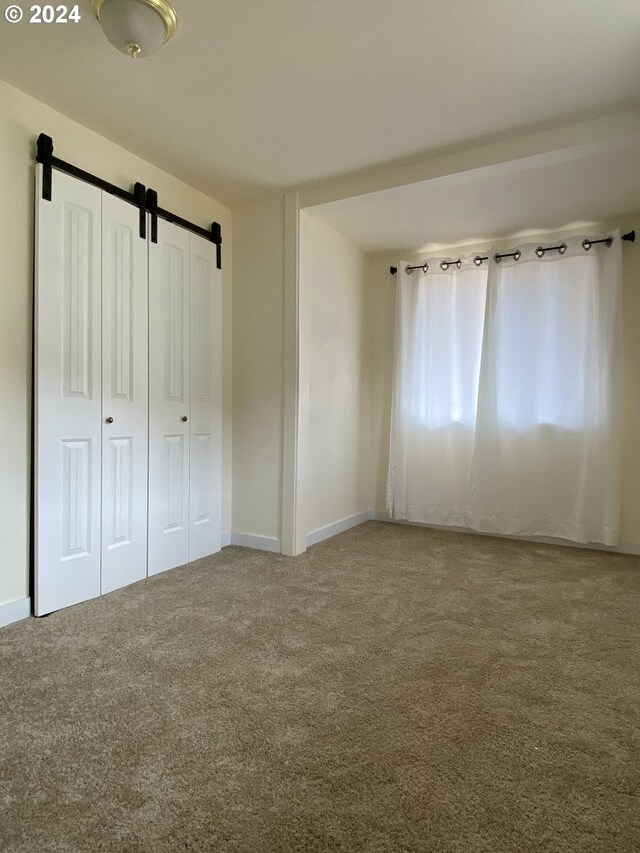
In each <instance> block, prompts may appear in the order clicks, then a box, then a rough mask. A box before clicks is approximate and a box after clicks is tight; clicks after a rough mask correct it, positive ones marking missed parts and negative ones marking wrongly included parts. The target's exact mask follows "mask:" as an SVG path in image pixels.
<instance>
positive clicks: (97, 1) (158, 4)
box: [91, 0, 178, 44]
mask: <svg viewBox="0 0 640 853" xmlns="http://www.w3.org/2000/svg"><path fill="white" fill-rule="evenodd" d="M104 2H105V0H91V7H92V9H93V13H94V15H95V16H96V18H97V19H98V20H100V9H101V7H102V5H103V4H104ZM135 2H136V3H142V4H143V5H144V6H149V8H150V9H153V10H154V12H157V13H158V14H159V15H160V17H161V18H162V21H163V23H164V41H163V44H166V43H167V42H168V41H169V39H171V38H173V36H174V35H175V34H176V30H177V29H178V16H177V15H176V10H175V9H174V8H173V6H172V5H171V3H170V2H169V0H135Z"/></svg>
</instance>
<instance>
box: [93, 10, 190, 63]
mask: <svg viewBox="0 0 640 853" xmlns="http://www.w3.org/2000/svg"><path fill="white" fill-rule="evenodd" d="M92 6H93V11H94V12H95V14H96V17H97V18H98V20H99V21H100V24H101V25H102V29H103V30H104V34H105V35H106V37H107V38H108V39H109V41H110V42H111V44H112V45H113V46H114V47H115V48H117V49H118V50H119V51H121V52H122V53H126V54H128V55H129V56H132V57H134V59H136V58H138V57H139V58H143V57H146V56H151V54H153V53H155V52H156V51H158V50H159V49H160V48H161V47H162V45H163V44H164V42H165V41H168V40H169V39H170V38H171V37H172V36H173V34H174V33H175V31H176V26H177V18H176V13H175V10H174V9H173V7H172V5H171V3H169V2H168V0H93V2H92Z"/></svg>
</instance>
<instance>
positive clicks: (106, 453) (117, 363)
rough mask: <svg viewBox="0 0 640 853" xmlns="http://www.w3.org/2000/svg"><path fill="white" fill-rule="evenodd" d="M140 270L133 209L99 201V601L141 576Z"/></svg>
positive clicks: (144, 376)
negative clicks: (100, 543)
mask: <svg viewBox="0 0 640 853" xmlns="http://www.w3.org/2000/svg"><path fill="white" fill-rule="evenodd" d="M56 179H57V175H56ZM56 191H57V189H56ZM147 263H148V257H147V241H146V240H145V239H141V238H140V215H139V210H138V208H136V207H133V206H132V205H131V204H127V202H125V201H123V200H122V199H119V198H116V197H115V196H112V195H109V194H107V193H103V199H102V585H101V591H102V593H105V592H110V591H111V590H114V589H117V588H118V587H121V586H126V585H127V584H130V583H134V582H135V581H139V580H142V578H144V577H146V575H147V461H148V452H147V450H148V449H147V430H148V422H147V415H148V405H149V399H148V315H147V310H148V306H147V292H148V269H147Z"/></svg>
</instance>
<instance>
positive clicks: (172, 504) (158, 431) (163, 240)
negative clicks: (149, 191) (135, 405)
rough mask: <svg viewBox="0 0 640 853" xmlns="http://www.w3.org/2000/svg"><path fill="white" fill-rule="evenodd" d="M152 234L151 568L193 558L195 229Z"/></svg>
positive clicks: (165, 227) (167, 227)
mask: <svg viewBox="0 0 640 853" xmlns="http://www.w3.org/2000/svg"><path fill="white" fill-rule="evenodd" d="M157 225H158V242H157V243H153V242H149V282H150V284H149V552H148V573H149V574H150V575H153V574H157V573H158V572H163V571H166V570H167V569H172V568H174V567H175V566H180V565H182V564H184V563H186V562H188V560H189V432H190V427H189V366H190V365H189V325H190V323H189V232H188V231H185V230H184V229H182V228H179V227H178V226H177V225H173V224H171V223H169V222H165V221H164V220H162V219H159V220H158V223H157Z"/></svg>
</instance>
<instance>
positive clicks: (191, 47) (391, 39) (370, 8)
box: [0, 0, 640, 206]
mask: <svg viewBox="0 0 640 853" xmlns="http://www.w3.org/2000/svg"><path fill="white" fill-rule="evenodd" d="M22 5H23V6H24V8H25V10H26V9H27V8H28V5H29V4H27V3H26V2H23V3H22ZM175 7H176V9H177V11H178V14H179V29H178V34H177V36H176V38H175V39H174V40H173V41H172V42H170V43H169V44H167V45H166V46H165V47H164V48H163V49H162V50H161V51H160V52H159V53H158V54H157V55H156V56H153V57H150V58H149V59H145V60H138V61H136V62H134V61H133V60H130V59H129V58H128V57H125V56H123V55H122V54H120V53H118V52H117V51H116V50H115V49H114V48H112V47H111V45H109V43H108V42H107V40H106V39H105V37H104V36H103V34H102V32H101V30H100V27H99V25H98V23H97V22H96V21H95V19H94V18H93V16H92V13H91V11H90V4H89V0H84V2H82V3H81V4H80V8H81V13H82V21H81V22H80V23H79V24H77V25H76V24H65V25H43V24H41V25H30V24H28V23H27V22H26V17H25V20H23V21H22V22H21V23H19V24H14V25H11V24H8V23H6V22H5V21H4V20H1V21H0V39H1V40H2V41H1V45H0V77H2V78H3V79H5V80H7V81H8V82H9V83H12V84H13V85H15V86H17V87H18V88H20V89H22V90H24V91H26V92H28V93H30V94H32V95H34V96H35V97H37V98H39V99H40V100H42V101H44V102H46V103H48V104H50V105H51V106H52V107H54V108H55V109H58V110H60V111H61V112H63V113H65V114H67V115H69V116H71V117H72V118H74V119H76V120H78V121H80V122H81V123H83V124H85V125H87V126H89V127H91V128H93V129H94V130H96V131H98V132H99V133H101V134H103V135H104V136H106V137H108V138H110V139H112V140H113V141H115V142H117V143H119V144H120V145H123V146H124V147H126V148H128V149H130V150H131V151H134V152H135V153H138V154H140V155H142V156H144V157H146V158H147V159H149V160H151V161H152V162H154V163H156V164H157V165H159V166H161V167H163V168H165V169H167V170H168V171H171V172H173V173H174V174H175V175H176V176H178V177H180V178H182V179H183V180H185V181H187V182H189V183H191V184H193V185H194V186H197V187H198V188H200V189H202V190H203V191H205V192H207V193H209V194H210V195H212V196H213V197H215V198H217V199H218V200H219V201H222V202H225V203H227V204H229V205H231V206H235V205H236V204H239V203H242V202H244V201H247V200H251V199H254V198H258V197H261V196H263V195H265V194H267V193H271V192H274V191H280V190H283V189H285V188H290V187H293V186H302V185H311V184H315V183H319V182H322V181H324V180H328V179H333V178H336V177H338V176H345V175H348V174H351V173H357V172H360V171H363V170H365V171H366V170H373V169H376V168H378V167H381V166H382V165H387V164H390V163H393V162H399V161H403V160H407V159H412V158H418V157H421V156H423V155H424V154H425V153H427V152H431V151H434V150H436V149H446V148H448V147H450V146H455V145H460V144H461V143H465V142H469V143H470V144H471V143H472V142H473V141H476V140H479V139H483V138H487V137H491V136H493V135H496V134H504V133H510V132H511V131H514V132H515V131H516V130H520V129H524V128H529V127H533V126H537V125H541V124H543V123H553V122H559V121H566V120H569V119H571V118H577V117H587V116H591V115H598V114H606V113H613V112H615V111H617V110H618V109H620V108H621V107H623V106H629V105H631V104H632V103H634V102H636V101H637V99H638V98H639V96H640V50H638V43H639V41H640V38H639V37H640V3H638V0H608V2H607V3H606V4H603V2H602V0H599V1H598V2H595V0H562V2H558V0H536V2H535V3H532V2H524V0H473V2H470V0H430V2H429V0H269V2H256V0H207V2H203V0H175ZM60 156H63V155H62V152H61V154H60Z"/></svg>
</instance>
